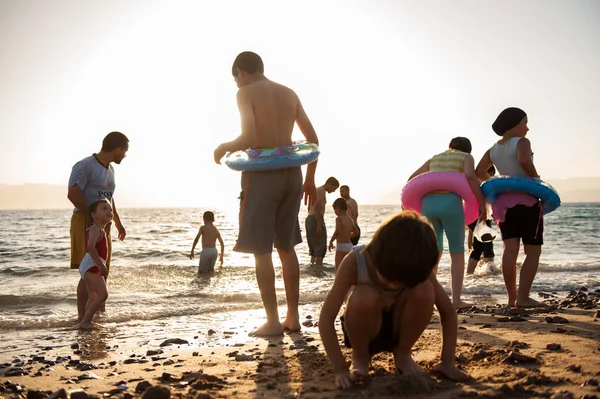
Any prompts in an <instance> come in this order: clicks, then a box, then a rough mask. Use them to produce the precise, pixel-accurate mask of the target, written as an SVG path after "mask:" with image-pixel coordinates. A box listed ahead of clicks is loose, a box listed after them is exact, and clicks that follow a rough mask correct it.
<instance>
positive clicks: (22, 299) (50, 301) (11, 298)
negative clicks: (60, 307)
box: [0, 292, 75, 307]
mask: <svg viewBox="0 0 600 399" xmlns="http://www.w3.org/2000/svg"><path fill="white" fill-rule="evenodd" d="M73 295H75V292H73ZM73 301H74V299H73V297H69V296H64V295H63V296H49V295H0V307H2V306H21V305H56V304H61V303H71V302H73Z"/></svg>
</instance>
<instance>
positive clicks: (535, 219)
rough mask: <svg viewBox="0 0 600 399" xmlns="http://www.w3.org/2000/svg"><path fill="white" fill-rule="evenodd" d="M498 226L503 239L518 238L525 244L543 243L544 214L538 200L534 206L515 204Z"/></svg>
mask: <svg viewBox="0 0 600 399" xmlns="http://www.w3.org/2000/svg"><path fill="white" fill-rule="evenodd" d="M499 226H500V232H501V233H502V239H503V240H508V239H511V238H520V239H522V240H523V244H525V245H543V244H544V214H543V213H542V209H541V207H540V204H539V202H538V203H537V204H535V205H534V206H525V205H517V206H515V207H512V208H510V209H509V210H507V211H506V217H505V219H504V222H502V223H499Z"/></svg>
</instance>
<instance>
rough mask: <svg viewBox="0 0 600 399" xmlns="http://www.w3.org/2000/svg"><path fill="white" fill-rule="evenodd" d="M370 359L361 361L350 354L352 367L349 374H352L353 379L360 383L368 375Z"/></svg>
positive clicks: (353, 354)
mask: <svg viewBox="0 0 600 399" xmlns="http://www.w3.org/2000/svg"><path fill="white" fill-rule="evenodd" d="M369 361H370V359H368V358H367V359H361V358H359V357H358V356H356V355H355V352H353V353H352V365H351V366H350V374H353V375H354V377H355V379H356V380H358V381H360V380H362V379H364V378H365V377H366V376H368V375H369Z"/></svg>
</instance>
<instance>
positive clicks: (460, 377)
mask: <svg viewBox="0 0 600 399" xmlns="http://www.w3.org/2000/svg"><path fill="white" fill-rule="evenodd" d="M429 281H430V282H431V284H433V289H434V292H435V307H436V308H437V310H438V312H439V313H440V322H441V324H442V361H441V363H438V364H437V365H435V366H434V367H433V368H432V371H434V372H437V373H442V374H444V375H445V376H446V377H448V378H450V379H451V380H454V381H465V380H468V379H469V378H471V377H470V376H469V375H468V374H467V373H465V372H463V371H462V370H459V369H458V368H456V364H455V363H454V357H455V355H456V340H457V335H458V320H457V317H456V311H455V310H454V306H453V305H452V302H451V301H450V297H449V296H448V295H447V294H446V291H444V289H443V288H442V286H441V285H440V283H439V282H438V281H437V279H436V278H435V275H434V274H433V273H432V274H431V275H430V276H429Z"/></svg>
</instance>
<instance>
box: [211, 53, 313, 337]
mask: <svg viewBox="0 0 600 399" xmlns="http://www.w3.org/2000/svg"><path fill="white" fill-rule="evenodd" d="M231 73H232V75H233V78H234V79H235V83H236V84H237V86H238V87H239V91H238V93H237V102H238V108H239V111H240V117H241V122H242V132H241V134H240V135H239V136H238V137H237V138H236V139H235V140H232V141H230V142H227V143H222V144H221V145H219V146H218V147H217V148H216V149H215V151H214V160H215V162H216V163H221V158H223V156H225V154H226V153H228V152H233V151H238V150H245V149H248V148H251V147H252V148H265V147H266V148H277V147H285V146H289V145H291V144H292V130H293V129H294V125H295V124H297V125H298V127H299V128H300V131H301V132H302V134H303V135H304V137H305V138H306V140H307V141H308V142H310V143H314V144H317V145H318V144H319V139H318V137H317V134H316V133H315V129H314V128H313V126H312V124H311V122H310V120H309V118H308V116H307V115H306V112H305V111H304V108H303V107H302V103H301V102H300V99H299V98H298V95H297V94H296V93H295V92H294V91H293V90H292V89H290V88H288V87H285V86H283V85H281V84H279V83H275V82H273V81H271V80H269V79H267V77H266V76H265V75H264V64H263V61H262V59H261V58H260V56H259V55H258V54H256V53H253V52H250V51H244V52H243V53H240V54H239V55H238V56H237V57H236V59H235V61H234V62H233V65H232V67H231ZM316 168H317V161H314V162H312V163H309V164H308V165H307V167H306V177H305V178H304V184H303V183H302V169H301V168H300V167H299V166H298V167H295V168H287V169H277V170H268V171H255V172H242V192H241V195H240V222H239V224H240V229H239V234H238V240H237V243H236V245H235V247H234V251H237V252H244V253H250V254H253V255H254V261H255V264H256V281H257V283H258V288H259V289H260V295H261V298H262V301H263V305H264V307H265V312H266V315H267V322H266V323H265V324H263V325H262V326H261V327H259V328H258V329H257V330H255V331H253V332H252V333H251V335H254V336H273V335H283V331H284V330H288V331H291V332H295V331H300V328H301V325H300V315H299V314H298V302H299V297H300V266H299V264H298V257H297V256H296V251H295V249H294V246H296V245H297V244H299V243H300V242H302V237H301V235H300V224H299V223H298V212H299V210H300V202H301V201H302V194H304V203H305V204H307V203H308V205H309V206H312V205H313V204H314V203H315V198H316V195H317V194H316V187H315V171H316ZM273 246H275V248H277V253H278V254H279V258H280V259H281V269H282V271H283V282H284V285H285V295H286V300H287V315H286V318H285V320H284V321H283V322H280V321H279V309H278V306H277V292H276V290H275V271H274V269H273V259H272V254H273Z"/></svg>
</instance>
